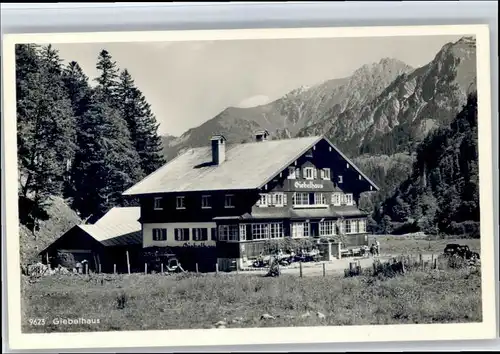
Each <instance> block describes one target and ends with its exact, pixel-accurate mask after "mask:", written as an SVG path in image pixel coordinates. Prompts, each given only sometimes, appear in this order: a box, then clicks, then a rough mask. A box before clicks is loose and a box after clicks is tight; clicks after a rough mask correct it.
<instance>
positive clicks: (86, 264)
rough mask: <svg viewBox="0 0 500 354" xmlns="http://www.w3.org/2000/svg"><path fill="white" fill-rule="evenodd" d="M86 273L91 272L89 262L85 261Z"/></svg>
mask: <svg viewBox="0 0 500 354" xmlns="http://www.w3.org/2000/svg"><path fill="white" fill-rule="evenodd" d="M85 274H87V275H90V273H89V264H88V263H85Z"/></svg>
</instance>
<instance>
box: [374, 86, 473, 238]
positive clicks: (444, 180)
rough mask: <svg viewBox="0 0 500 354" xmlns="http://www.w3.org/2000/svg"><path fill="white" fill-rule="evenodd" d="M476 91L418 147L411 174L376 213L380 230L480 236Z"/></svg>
mask: <svg viewBox="0 0 500 354" xmlns="http://www.w3.org/2000/svg"><path fill="white" fill-rule="evenodd" d="M477 133H478V132H477V95H476V93H473V94H471V95H469V97H468V100H467V103H466V105H465V106H464V107H463V109H462V110H461V112H460V113H459V114H458V115H457V117H456V118H455V119H454V120H453V121H452V123H451V124H450V125H448V126H444V127H442V128H439V129H436V130H435V131H433V132H432V133H430V134H429V135H428V136H427V137H426V138H425V139H424V141H423V142H422V143H420V144H419V145H418V146H417V150H416V158H415V162H414V164H413V170H412V172H411V174H410V176H409V177H408V178H407V179H406V180H405V181H403V182H402V183H401V184H400V185H399V187H397V188H396V189H395V191H394V193H393V194H392V195H390V196H389V197H388V198H387V199H386V200H385V201H384V202H382V203H381V204H380V205H378V204H377V205H376V207H375V208H374V211H373V220H372V224H371V225H372V228H373V230H374V231H377V232H381V233H407V232H413V231H423V232H425V233H427V234H438V233H445V234H456V235H461V234H469V235H473V236H476V237H479V172H478V135H477Z"/></svg>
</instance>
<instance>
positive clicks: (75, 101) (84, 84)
mask: <svg viewBox="0 0 500 354" xmlns="http://www.w3.org/2000/svg"><path fill="white" fill-rule="evenodd" d="M62 79H63V82H64V86H65V89H66V92H67V95H68V97H69V99H70V101H71V106H72V109H73V115H74V116H75V120H76V125H77V127H78V126H79V125H80V124H81V121H82V119H83V115H84V114H85V113H86V112H87V110H88V108H89V104H90V98H91V93H92V89H91V87H90V85H89V79H88V77H87V76H86V75H85V73H84V72H83V70H82V68H81V67H80V65H79V64H78V63H77V62H75V61H72V62H70V63H69V64H68V65H67V66H66V67H65V68H64V71H63V75H62ZM80 132H81V130H80V129H77V130H76V141H75V143H76V142H77V141H78V140H79V135H80V134H81V133H80ZM73 168H74V159H73V160H71V161H69V162H68V165H67V174H66V178H65V186H64V196H65V197H66V198H69V199H70V200H71V199H72V198H73V197H74V195H75V186H74V183H73V181H72V179H71V176H72V175H74V173H73V172H72V169H73Z"/></svg>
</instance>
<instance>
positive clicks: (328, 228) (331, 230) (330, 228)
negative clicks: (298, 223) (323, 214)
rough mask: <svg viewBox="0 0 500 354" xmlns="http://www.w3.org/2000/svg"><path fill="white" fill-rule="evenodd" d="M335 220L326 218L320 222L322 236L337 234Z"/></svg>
mask: <svg viewBox="0 0 500 354" xmlns="http://www.w3.org/2000/svg"><path fill="white" fill-rule="evenodd" d="M336 231H337V230H336V227H335V222H334V221H333V220H325V221H322V222H320V223H319V235H320V236H333V235H335V234H336Z"/></svg>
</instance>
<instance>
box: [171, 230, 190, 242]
mask: <svg viewBox="0 0 500 354" xmlns="http://www.w3.org/2000/svg"><path fill="white" fill-rule="evenodd" d="M174 233H175V235H174V237H175V240H176V241H189V229H188V228H182V229H174Z"/></svg>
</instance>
